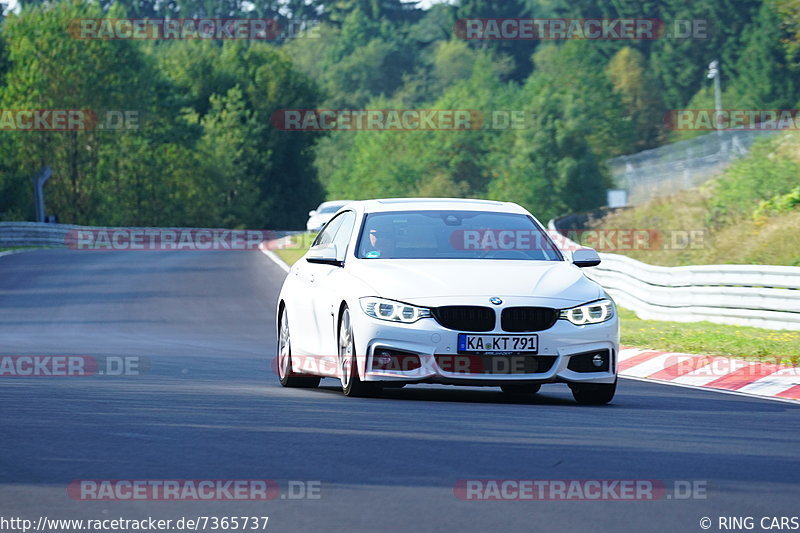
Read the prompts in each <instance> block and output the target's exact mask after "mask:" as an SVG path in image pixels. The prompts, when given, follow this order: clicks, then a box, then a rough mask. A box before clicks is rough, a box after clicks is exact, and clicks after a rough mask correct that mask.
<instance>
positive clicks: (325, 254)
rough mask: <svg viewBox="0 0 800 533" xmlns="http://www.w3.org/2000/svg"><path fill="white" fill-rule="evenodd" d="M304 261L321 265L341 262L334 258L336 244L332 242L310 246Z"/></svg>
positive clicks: (335, 264)
mask: <svg viewBox="0 0 800 533" xmlns="http://www.w3.org/2000/svg"><path fill="white" fill-rule="evenodd" d="M306 261H308V262H309V263H320V264H323V265H334V266H342V262H341V261H339V260H338V259H337V258H336V245H335V244H332V243H328V244H320V245H318V246H314V247H313V248H311V249H310V250H309V251H308V253H307V254H306Z"/></svg>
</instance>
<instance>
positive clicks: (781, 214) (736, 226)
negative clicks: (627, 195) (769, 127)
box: [593, 132, 800, 266]
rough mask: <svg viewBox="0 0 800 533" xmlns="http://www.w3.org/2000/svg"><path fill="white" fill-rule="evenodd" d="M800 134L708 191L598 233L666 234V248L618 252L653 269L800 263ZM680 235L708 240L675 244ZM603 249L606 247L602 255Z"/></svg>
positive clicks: (644, 210)
mask: <svg viewBox="0 0 800 533" xmlns="http://www.w3.org/2000/svg"><path fill="white" fill-rule="evenodd" d="M798 176H800V133H798V132H791V133H786V134H779V135H776V136H774V137H771V138H769V139H762V140H760V141H758V142H757V143H756V144H754V145H753V148H752V150H751V152H750V154H749V155H748V156H746V157H744V158H742V159H740V160H738V161H736V162H734V163H733V164H732V165H731V166H729V167H728V168H727V169H726V170H725V171H724V172H723V173H722V174H721V175H719V176H718V177H716V178H715V179H712V180H710V181H708V182H707V183H705V184H704V185H703V186H701V187H698V188H695V189H689V190H684V191H680V192H678V193H676V194H674V195H672V196H664V197H660V198H656V199H653V200H651V201H650V202H648V203H646V204H644V205H640V206H636V207H632V208H630V209H625V210H621V211H617V212H615V213H612V214H609V215H607V216H606V217H604V218H603V219H601V220H598V221H595V223H594V224H593V227H594V228H598V229H600V228H602V229H606V230H612V229H627V230H630V229H647V230H661V231H663V232H664V239H665V243H664V244H666V246H655V248H658V249H654V250H647V249H638V250H627V251H626V250H619V251H614V250H607V251H614V253H620V254H623V255H627V256H629V257H633V258H634V259H638V260H639V261H644V262H645V263H650V264H653V265H663V266H679V265H703V264H734V263H735V264H762V265H794V266H800V250H798V247H797V230H796V228H797V227H798V225H800V178H798ZM674 230H683V231H692V232H696V234H697V235H699V236H702V239H696V240H694V241H693V242H692V243H691V244H690V245H688V246H683V247H681V246H676V245H675V244H671V243H670V241H671V236H675V234H673V233H672V232H673V231H674ZM601 251H603V250H601Z"/></svg>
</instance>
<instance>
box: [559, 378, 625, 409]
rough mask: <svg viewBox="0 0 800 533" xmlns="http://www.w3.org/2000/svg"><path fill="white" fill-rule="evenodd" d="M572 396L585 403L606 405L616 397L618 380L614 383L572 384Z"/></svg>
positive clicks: (580, 402)
mask: <svg viewBox="0 0 800 533" xmlns="http://www.w3.org/2000/svg"><path fill="white" fill-rule="evenodd" d="M569 387H570V389H572V397H573V398H575V401H576V402H578V403H579V404H583V405H604V404H607V403H608V402H610V401H611V400H612V399H614V394H615V393H616V392H617V382H616V381H614V383H574V384H571V385H570V386H569Z"/></svg>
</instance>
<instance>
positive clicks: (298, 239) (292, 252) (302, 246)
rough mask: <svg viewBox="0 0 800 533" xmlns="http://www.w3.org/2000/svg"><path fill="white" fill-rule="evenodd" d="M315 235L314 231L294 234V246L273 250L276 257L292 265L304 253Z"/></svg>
mask: <svg viewBox="0 0 800 533" xmlns="http://www.w3.org/2000/svg"><path fill="white" fill-rule="evenodd" d="M316 236H317V234H316V233H300V234H298V235H294V236H293V237H292V240H293V241H294V246H292V247H291V248H282V249H279V250H274V252H275V254H276V255H277V256H278V257H280V258H281V259H283V260H284V261H285V262H286V264H287V265H289V266H292V265H293V264H295V263H296V262H297V260H298V259H300V258H301V257H303V256H304V255H305V253H306V251H308V248H309V247H310V246H311V243H312V242H313V241H314V238H315V237H316Z"/></svg>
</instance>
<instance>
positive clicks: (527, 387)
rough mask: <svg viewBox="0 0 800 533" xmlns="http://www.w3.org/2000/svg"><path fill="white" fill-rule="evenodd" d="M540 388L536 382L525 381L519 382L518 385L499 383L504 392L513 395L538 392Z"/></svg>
mask: <svg viewBox="0 0 800 533" xmlns="http://www.w3.org/2000/svg"><path fill="white" fill-rule="evenodd" d="M541 388H542V386H541V385H539V384H538V383H534V384H532V385H531V384H527V383H526V384H520V385H515V384H510V385H500V389H501V390H502V391H503V392H504V393H506V394H509V395H515V396H516V395H522V394H536V393H537V392H539V389H541Z"/></svg>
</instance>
